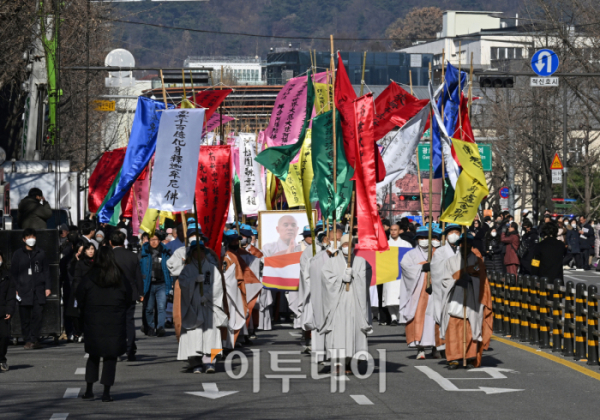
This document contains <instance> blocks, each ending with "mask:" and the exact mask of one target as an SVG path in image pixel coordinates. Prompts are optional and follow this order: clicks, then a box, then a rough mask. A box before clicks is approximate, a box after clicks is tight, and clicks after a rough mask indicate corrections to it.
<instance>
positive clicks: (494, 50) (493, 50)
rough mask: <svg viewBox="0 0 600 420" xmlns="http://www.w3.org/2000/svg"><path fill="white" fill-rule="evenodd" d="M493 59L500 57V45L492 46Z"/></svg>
mask: <svg viewBox="0 0 600 420" xmlns="http://www.w3.org/2000/svg"><path fill="white" fill-rule="evenodd" d="M491 59H492V60H497V59H498V47H492V53H491Z"/></svg>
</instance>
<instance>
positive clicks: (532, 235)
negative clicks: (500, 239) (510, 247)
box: [521, 228, 540, 274]
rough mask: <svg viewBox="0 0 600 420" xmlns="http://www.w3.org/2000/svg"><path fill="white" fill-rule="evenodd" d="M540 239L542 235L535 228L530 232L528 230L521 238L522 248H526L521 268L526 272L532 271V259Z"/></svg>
mask: <svg viewBox="0 0 600 420" xmlns="http://www.w3.org/2000/svg"><path fill="white" fill-rule="evenodd" d="M539 240H540V236H539V235H538V233H537V231H536V230H535V229H533V228H532V229H531V230H530V231H529V232H526V233H525V234H524V235H523V237H522V238H521V248H523V247H525V249H526V251H525V254H524V255H523V258H521V268H522V269H523V271H524V273H525V274H530V273H531V260H532V259H533V254H534V252H535V249H536V245H537V244H538V242H539Z"/></svg>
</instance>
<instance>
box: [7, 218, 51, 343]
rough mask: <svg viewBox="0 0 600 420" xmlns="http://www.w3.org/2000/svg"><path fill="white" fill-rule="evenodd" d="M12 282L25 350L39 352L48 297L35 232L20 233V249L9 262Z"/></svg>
mask: <svg viewBox="0 0 600 420" xmlns="http://www.w3.org/2000/svg"><path fill="white" fill-rule="evenodd" d="M10 271H11V280H12V281H13V282H14V284H15V285H16V292H17V300H18V301H19V316H20V318H21V334H22V335H23V339H24V340H25V347H24V348H25V350H31V349H40V348H42V345H41V343H40V341H39V340H40V330H41V328H42V312H43V310H44V304H45V303H46V298H47V297H48V296H50V288H51V282H50V267H49V265H48V261H47V259H46V254H45V252H44V250H42V249H40V248H39V247H37V246H36V233H35V230H33V229H31V228H28V229H25V230H23V248H20V249H18V250H16V251H15V252H14V253H13V255H12V259H11V266H10Z"/></svg>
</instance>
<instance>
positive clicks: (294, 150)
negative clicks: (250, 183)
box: [254, 70, 315, 181]
mask: <svg viewBox="0 0 600 420" xmlns="http://www.w3.org/2000/svg"><path fill="white" fill-rule="evenodd" d="M306 83H307V89H306V117H305V118H304V124H303V125H302V130H301V131H300V137H298V141H297V142H296V143H294V144H286V145H285V146H273V147H268V148H266V149H265V150H263V151H262V152H260V153H259V154H258V156H256V158H254V160H256V161H257V162H258V163H260V164H261V165H262V166H264V167H265V168H267V169H268V170H269V171H271V172H272V173H273V175H275V176H276V177H277V178H279V179H281V180H282V181H285V180H286V178H287V175H288V169H289V166H290V162H291V161H292V160H293V159H294V157H296V155H297V154H298V152H299V151H300V149H301V148H302V144H304V137H305V136H306V129H307V128H308V125H309V123H310V117H311V116H312V111H313V107H314V104H315V88H314V86H313V83H312V73H311V71H310V70H309V71H308V75H307V81H306Z"/></svg>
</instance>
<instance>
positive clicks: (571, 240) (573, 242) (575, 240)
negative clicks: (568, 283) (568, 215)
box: [563, 219, 583, 271]
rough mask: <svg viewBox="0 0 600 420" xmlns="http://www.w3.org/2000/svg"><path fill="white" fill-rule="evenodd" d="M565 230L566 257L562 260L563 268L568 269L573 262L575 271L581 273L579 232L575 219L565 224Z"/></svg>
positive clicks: (581, 261) (581, 260)
mask: <svg viewBox="0 0 600 420" xmlns="http://www.w3.org/2000/svg"><path fill="white" fill-rule="evenodd" d="M565 226H566V228H567V239H566V241H567V255H565V257H564V259H563V266H565V267H563V268H568V269H570V268H571V266H570V264H571V261H573V260H574V262H575V266H576V267H577V270H579V271H583V259H582V257H581V249H580V248H579V232H578V227H577V221H576V220H575V219H571V220H567V221H566V222H565Z"/></svg>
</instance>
